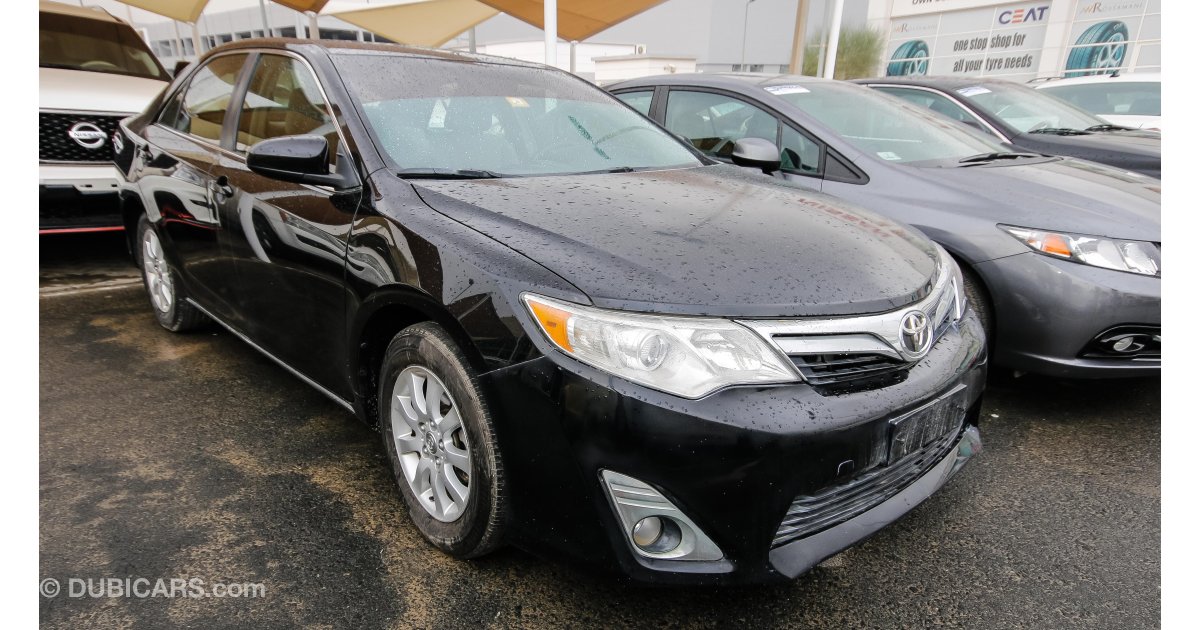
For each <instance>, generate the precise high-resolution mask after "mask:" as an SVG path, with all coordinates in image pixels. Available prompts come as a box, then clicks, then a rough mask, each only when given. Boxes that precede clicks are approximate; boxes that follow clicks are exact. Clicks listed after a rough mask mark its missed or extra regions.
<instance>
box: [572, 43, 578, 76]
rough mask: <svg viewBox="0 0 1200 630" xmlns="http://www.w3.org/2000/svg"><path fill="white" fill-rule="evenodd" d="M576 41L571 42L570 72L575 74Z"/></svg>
mask: <svg viewBox="0 0 1200 630" xmlns="http://www.w3.org/2000/svg"><path fill="white" fill-rule="evenodd" d="M578 43H579V42H576V41H572V42H571V74H575V44H578Z"/></svg>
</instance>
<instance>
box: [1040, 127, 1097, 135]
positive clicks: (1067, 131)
mask: <svg viewBox="0 0 1200 630" xmlns="http://www.w3.org/2000/svg"><path fill="white" fill-rule="evenodd" d="M1091 132H1092V131H1091V130H1090V129H1086V130H1085V129H1071V128H1070V127H1042V128H1041V129H1031V130H1029V131H1027V132H1025V133H1053V134H1057V135H1060V136H1086V135H1088V134H1089V133H1091Z"/></svg>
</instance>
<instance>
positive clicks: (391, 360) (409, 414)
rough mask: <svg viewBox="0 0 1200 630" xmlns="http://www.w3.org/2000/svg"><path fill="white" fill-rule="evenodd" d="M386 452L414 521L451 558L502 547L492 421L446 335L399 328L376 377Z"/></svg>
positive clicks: (433, 329) (500, 479)
mask: <svg viewBox="0 0 1200 630" xmlns="http://www.w3.org/2000/svg"><path fill="white" fill-rule="evenodd" d="M378 409H379V428H380V434H381V435H382V437H383V445H384V451H385V452H386V453H387V457H388V461H389V463H390V464H391V466H392V473H393V476H394V477H395V479H396V485H397V486H399V488H400V494H401V495H402V496H403V497H404V502H405V504H406V505H407V506H408V514H409V517H410V518H411V519H412V522H413V524H414V525H416V526H417V529H418V530H419V531H420V532H421V535H422V536H424V537H425V539H426V540H428V541H429V542H430V543H431V544H433V546H435V547H437V548H438V549H441V550H442V551H443V552H445V553H446V554H448V555H451V556H453V557H455V558H475V557H479V556H482V555H485V554H487V553H489V552H491V551H493V550H495V549H496V548H497V547H499V546H500V544H501V541H502V538H503V526H504V522H505V519H506V514H507V509H508V495H507V494H506V490H507V486H506V478H505V475H504V466H503V463H502V461H501V457H500V450H499V446H498V443H497V440H496V432H495V427H494V425H493V424H492V419H491V415H490V414H489V412H488V409H487V404H486V402H485V401H484V399H483V393H482V391H481V389H480V387H479V384H478V381H477V380H476V378H475V374H474V371H473V370H472V369H471V366H470V364H469V363H468V362H467V359H466V357H465V356H464V355H463V353H462V351H461V350H459V349H458V347H457V346H456V345H455V343H454V341H453V340H452V339H451V338H450V335H449V334H448V333H446V331H445V330H444V329H443V328H442V327H441V326H438V325H437V324H434V323H431V322H426V323H421V324H417V325H415V326H411V327H409V328H406V329H404V330H402V331H401V332H400V333H399V334H397V335H396V336H395V337H394V338H393V339H392V342H391V344H389V345H388V348H387V350H386V351H385V353H384V357H383V365H382V367H381V370H380V379H379V405H378Z"/></svg>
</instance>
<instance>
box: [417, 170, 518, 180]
mask: <svg viewBox="0 0 1200 630" xmlns="http://www.w3.org/2000/svg"><path fill="white" fill-rule="evenodd" d="M396 174H397V175H399V176H400V177H403V178H404V179H496V178H498V177H512V175H505V174H504V173H493V172H492V171H485V170H482V169H477V168H402V169H400V170H398V171H396Z"/></svg>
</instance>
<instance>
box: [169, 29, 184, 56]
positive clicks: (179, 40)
mask: <svg viewBox="0 0 1200 630" xmlns="http://www.w3.org/2000/svg"><path fill="white" fill-rule="evenodd" d="M171 23H172V24H174V25H175V45H176V46H178V47H179V51H178V52H177V54H176V57H177V59H176V61H178V60H179V59H183V56H184V55H183V35H180V34H179V20H171Z"/></svg>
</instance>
